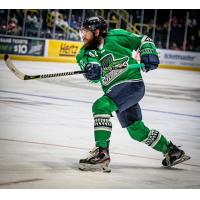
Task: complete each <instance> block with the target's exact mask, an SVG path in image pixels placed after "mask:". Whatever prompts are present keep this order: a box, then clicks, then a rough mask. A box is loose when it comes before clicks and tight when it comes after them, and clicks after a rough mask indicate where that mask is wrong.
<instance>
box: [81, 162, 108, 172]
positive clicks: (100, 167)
mask: <svg viewBox="0 0 200 200" xmlns="http://www.w3.org/2000/svg"><path fill="white" fill-rule="evenodd" d="M108 164H109V162H106V163H100V164H96V165H93V164H87V163H79V167H78V168H79V170H81V171H91V172H95V171H103V172H106V173H110V172H111V169H110V168H109V167H108Z"/></svg>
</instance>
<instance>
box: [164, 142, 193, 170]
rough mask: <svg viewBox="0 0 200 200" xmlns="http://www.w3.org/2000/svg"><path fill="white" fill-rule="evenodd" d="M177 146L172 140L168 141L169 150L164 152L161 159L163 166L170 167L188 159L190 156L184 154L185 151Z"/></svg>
mask: <svg viewBox="0 0 200 200" xmlns="http://www.w3.org/2000/svg"><path fill="white" fill-rule="evenodd" d="M178 147H179V146H175V145H174V144H173V143H172V142H170V144H169V148H170V150H169V152H168V153H166V154H164V156H165V158H164V160H163V161H162V165H163V166H165V167H171V166H173V165H177V164H179V163H182V162H184V161H186V160H189V159H190V156H187V155H185V152H184V151H183V150H181V149H179V148H178Z"/></svg>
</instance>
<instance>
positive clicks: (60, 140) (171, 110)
mask: <svg viewBox="0 0 200 200" xmlns="http://www.w3.org/2000/svg"><path fill="white" fill-rule="evenodd" d="M14 63H15V64H16V65H17V67H18V68H19V69H20V70H22V71H23V72H25V73H27V74H40V73H53V72H62V71H70V70H72V71H73V70H79V68H78V67H77V65H75V64H64V63H48V62H46V63H42V62H22V61H15V62H14ZM143 77H144V80H145V83H146V95H145V97H144V98H143V100H142V101H141V103H140V105H141V108H142V111H143V120H144V122H145V124H146V125H147V126H148V127H150V128H155V129H158V130H160V131H161V132H162V133H163V134H164V135H165V136H166V137H167V138H168V139H170V140H172V141H173V142H174V143H175V144H177V145H182V148H183V149H184V151H185V152H186V153H187V154H188V155H190V156H191V157H192V159H191V160H189V161H187V162H185V163H184V164H180V165H177V166H176V167H174V168H172V169H166V168H163V167H162V166H161V161H162V159H163V156H162V154H161V153H159V152H156V151H154V150H152V149H151V148H149V147H147V146H145V145H144V144H141V143H138V142H136V141H134V140H132V139H131V138H130V136H129V135H128V133H127V131H126V130H125V129H122V128H121V127H120V125H119V123H118V121H117V118H116V117H114V118H112V123H113V132H112V136H111V146H110V151H111V159H112V161H111V165H110V167H111V169H112V172H111V173H110V174H105V173H102V172H82V171H79V170H78V169H77V165H78V160H79V159H80V158H83V157H85V156H86V155H87V153H88V151H89V150H90V149H91V148H92V147H93V146H94V139H93V118H92V112H91V107H92V103H93V102H94V101H95V100H96V99H97V98H99V97H100V96H101V95H102V94H103V93H102V91H101V88H100V86H99V85H98V84H91V83H88V82H87V81H86V80H85V79H84V78H83V77H82V75H76V76H70V77H58V78H50V79H43V80H28V81H22V80H20V79H18V78H17V77H15V76H14V74H13V73H12V72H10V71H9V69H8V68H6V66H5V64H4V62H3V61H0V188H200V158H199V154H200V73H199V72H190V71H176V70H166V69H159V70H156V71H151V72H149V73H147V74H143ZM114 116H115V114H114Z"/></svg>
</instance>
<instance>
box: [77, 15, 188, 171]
mask: <svg viewBox="0 0 200 200" xmlns="http://www.w3.org/2000/svg"><path fill="white" fill-rule="evenodd" d="M80 34H81V37H82V40H83V43H84V45H83V47H82V48H81V50H80V52H79V53H78V55H77V57H76V60H77V63H78V64H79V66H80V68H81V70H85V71H86V73H85V74H84V76H85V78H86V79H88V80H89V81H91V82H95V83H97V82H100V83H101V86H102V90H103V92H104V95H103V96H102V97H100V98H99V99H97V100H96V101H95V102H94V104H93V106H92V112H93V117H94V137H95V143H96V144H95V148H94V149H92V150H91V151H90V154H89V156H88V157H87V158H85V159H81V160H80V161H79V169H81V170H90V169H93V168H101V169H104V170H105V171H106V170H107V171H109V169H108V165H109V162H110V155H109V142H110V136H111V131H112V123H111V121H110V117H111V115H112V112H114V111H115V112H116V115H117V117H118V120H119V122H120V124H121V126H122V128H126V129H127V131H128V133H129V135H130V136H131V138H133V139H134V140H137V141H139V142H143V143H145V144H146V145H148V146H150V147H152V148H153V149H155V150H157V151H160V152H162V153H163V154H164V157H165V158H164V160H163V161H162V164H163V165H164V166H172V165H175V164H178V163H180V162H183V161H185V160H187V159H189V158H190V157H187V156H186V155H185V153H184V151H183V150H181V149H179V148H178V147H177V146H175V145H174V144H173V143H172V142H171V141H169V140H167V139H166V138H165V136H164V135H162V134H161V133H160V132H159V131H157V130H154V129H152V130H150V129H149V128H148V127H147V126H145V124H144V123H143V121H142V113H141V109H140V106H139V101H140V100H141V99H142V98H143V96H144V93H145V86H144V82H143V79H142V76H141V69H140V68H131V67H129V66H131V65H132V64H137V61H136V60H135V59H134V58H132V52H133V51H135V52H139V53H140V58H141V63H144V65H145V67H144V68H143V69H142V70H143V71H145V72H148V71H150V70H154V69H156V68H157V67H158V64H159V58H158V53H157V52H156V47H155V45H154V43H153V41H152V40H151V39H150V38H149V37H147V36H145V35H136V34H134V33H131V32H128V31H126V30H122V29H113V30H110V31H107V24H106V22H105V20H104V19H103V18H102V17H91V18H88V19H86V20H85V21H84V22H83V24H82V26H81V28H80Z"/></svg>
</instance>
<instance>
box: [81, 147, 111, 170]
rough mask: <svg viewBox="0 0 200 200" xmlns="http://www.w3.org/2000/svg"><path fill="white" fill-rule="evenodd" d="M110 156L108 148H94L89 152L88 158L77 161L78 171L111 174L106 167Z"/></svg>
mask: <svg viewBox="0 0 200 200" xmlns="http://www.w3.org/2000/svg"><path fill="white" fill-rule="evenodd" d="M109 163H110V156H109V151H108V148H102V147H95V148H93V149H92V150H91V151H90V152H89V156H88V157H87V158H85V159H81V160H80V161H79V169H80V170H82V171H97V170H103V172H111V170H110V169H109V167H108V165H109Z"/></svg>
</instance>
